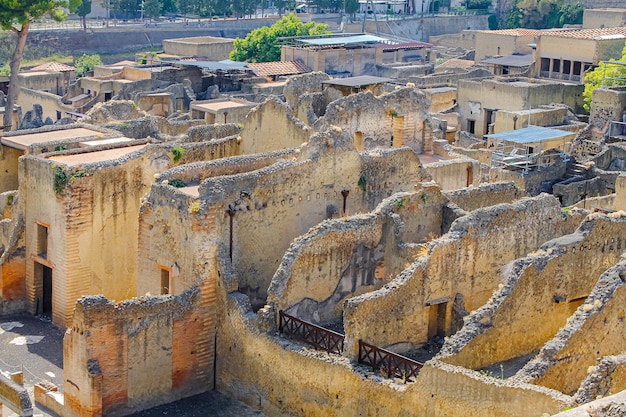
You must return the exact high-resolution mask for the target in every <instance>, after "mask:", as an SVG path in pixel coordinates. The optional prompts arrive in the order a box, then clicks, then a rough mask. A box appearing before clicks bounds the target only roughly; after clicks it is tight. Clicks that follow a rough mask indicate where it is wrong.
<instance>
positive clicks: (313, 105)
mask: <svg viewBox="0 0 626 417" xmlns="http://www.w3.org/2000/svg"><path fill="white" fill-rule="evenodd" d="M342 97H343V94H342V93H341V92H340V91H339V90H336V89H334V88H326V89H324V91H322V92H321V93H305V94H302V95H301V96H300V97H299V98H298V101H297V102H296V104H295V105H292V106H293V114H294V115H295V116H296V117H297V118H298V119H300V120H302V121H303V122H304V123H306V124H307V125H308V126H313V125H314V124H315V122H316V121H317V119H319V118H320V117H322V116H324V114H326V108H327V107H328V105H329V103H331V102H333V101H335V100H338V99H340V98H342Z"/></svg>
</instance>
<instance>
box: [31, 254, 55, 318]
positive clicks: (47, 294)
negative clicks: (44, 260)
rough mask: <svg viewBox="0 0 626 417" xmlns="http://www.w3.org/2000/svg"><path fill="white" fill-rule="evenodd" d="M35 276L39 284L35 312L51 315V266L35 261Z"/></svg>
mask: <svg viewBox="0 0 626 417" xmlns="http://www.w3.org/2000/svg"><path fill="white" fill-rule="evenodd" d="M35 278H36V281H35V282H39V283H40V285H41V292H40V293H39V296H38V297H37V311H35V314H41V315H44V316H49V317H52V268H50V267H48V266H46V265H43V264H40V263H38V262H35Z"/></svg>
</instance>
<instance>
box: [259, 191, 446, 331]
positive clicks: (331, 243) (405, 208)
mask: <svg viewBox="0 0 626 417" xmlns="http://www.w3.org/2000/svg"><path fill="white" fill-rule="evenodd" d="M420 188H421V187H420ZM426 193H428V196H429V198H428V199H427V200H426V199H423V197H424V196H425V195H426ZM424 200H426V201H424ZM443 203H444V199H443V197H442V196H441V193H440V192H439V190H438V189H437V187H436V186H435V185H434V184H427V185H425V186H424V187H423V189H422V190H420V191H418V192H411V193H397V194H394V195H393V196H391V197H389V198H388V199H386V200H384V201H383V202H382V203H381V204H380V205H379V207H378V208H377V209H376V210H374V211H373V212H372V213H369V214H367V215H356V216H350V217H348V218H343V219H333V220H327V221H324V222H322V223H320V224H319V225H318V226H316V227H314V228H313V229H311V230H310V231H309V232H307V233H306V234H304V235H302V236H300V237H299V238H297V239H296V240H295V241H294V242H293V243H292V245H291V246H290V248H289V249H288V251H287V252H286V254H285V256H284V257H283V260H282V262H281V265H280V266H279V268H278V270H277V272H276V274H275V275H274V277H273V278H272V282H271V284H270V288H269V290H268V304H270V305H272V307H273V308H274V310H275V311H279V310H285V311H286V312H287V313H289V314H291V315H295V316H296V317H298V318H301V319H303V320H308V321H312V322H317V323H319V322H329V321H336V320H337V319H341V314H342V311H341V308H342V305H343V301H344V300H345V299H347V298H349V297H353V296H355V295H359V294H363V293H365V292H369V291H372V290H374V289H378V288H380V287H381V286H382V285H384V284H386V283H387V282H389V281H390V280H391V278H392V277H394V276H395V275H396V274H398V273H399V272H400V271H401V270H402V269H403V268H404V265H406V263H407V262H410V260H411V259H412V258H413V257H414V256H415V255H416V253H417V252H418V251H419V249H420V248H421V246H420V245H416V244H415V243H420V242H423V241H424V240H425V239H427V236H428V238H432V236H437V235H439V233H440V231H441V224H442V215H443V209H442V206H443Z"/></svg>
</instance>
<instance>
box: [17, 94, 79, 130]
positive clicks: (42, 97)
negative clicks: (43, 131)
mask: <svg viewBox="0 0 626 417" xmlns="http://www.w3.org/2000/svg"><path fill="white" fill-rule="evenodd" d="M17 104H19V105H20V106H21V107H22V109H32V108H33V106H34V105H40V106H41V109H42V114H41V122H42V124H43V122H45V120H46V119H47V118H48V117H49V118H50V119H51V120H52V121H55V120H57V112H61V113H65V112H68V111H70V112H75V111H76V109H75V108H74V107H73V106H70V105H68V104H65V103H63V101H62V99H61V97H60V96H58V95H56V94H53V93H48V92H46V91H39V90H31V89H28V88H25V87H22V88H20V92H19V96H18V99H17ZM37 127H39V126H37Z"/></svg>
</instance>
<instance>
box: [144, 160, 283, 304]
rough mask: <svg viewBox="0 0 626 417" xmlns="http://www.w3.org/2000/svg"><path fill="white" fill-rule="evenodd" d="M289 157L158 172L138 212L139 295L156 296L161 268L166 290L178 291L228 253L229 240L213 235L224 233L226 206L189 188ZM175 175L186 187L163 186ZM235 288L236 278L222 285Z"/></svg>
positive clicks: (211, 163) (212, 269)
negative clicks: (168, 276)
mask: <svg viewBox="0 0 626 417" xmlns="http://www.w3.org/2000/svg"><path fill="white" fill-rule="evenodd" d="M183 155H184V154H183ZM293 156H294V153H293V151H291V152H275V153H272V154H264V155H254V156H239V157H232V158H227V159H217V160H214V161H203V162H195V163H190V164H185V165H181V166H178V167H174V168H172V169H170V170H168V171H166V172H164V173H163V174H161V176H160V177H159V178H158V179H157V182H156V183H155V184H153V185H152V187H151V190H150V193H149V194H148V196H147V197H146V199H145V200H144V201H143V203H142V206H141V210H140V213H139V256H138V259H139V261H138V267H137V268H138V278H137V279H138V282H137V288H138V289H137V291H138V294H146V293H151V294H159V293H160V292H161V278H162V275H161V274H162V271H163V270H168V271H170V272H171V279H172V282H171V283H170V288H169V291H170V293H171V294H179V293H181V292H182V291H185V290H186V289H189V288H192V287H194V286H196V285H197V284H198V282H199V280H201V279H203V277H204V276H206V275H208V274H210V273H217V271H218V270H219V269H220V268H219V266H218V263H219V261H218V258H219V256H220V255H218V253H219V252H220V251H221V253H222V255H221V256H226V257H227V256H228V251H229V247H228V241H226V242H224V241H222V240H219V239H218V238H217V237H219V236H224V234H226V235H228V230H224V228H225V227H227V225H228V218H227V214H226V212H225V207H224V206H220V205H217V204H215V203H213V202H210V201H205V200H203V199H201V198H200V193H199V191H194V190H195V189H196V187H198V184H200V183H201V182H202V181H203V180H205V179H207V178H211V177H213V176H216V177H219V176H232V175H237V174H239V173H242V172H247V171H248V170H250V171H254V170H259V169H262V168H265V167H268V166H271V165H272V164H275V163H276V162H277V161H279V160H281V159H283V158H290V157H293ZM175 179H177V180H182V181H184V182H185V183H187V184H189V188H181V189H178V188H175V187H173V186H171V185H169V184H168V182H169V181H171V180H175ZM172 201H175V202H176V204H172ZM174 219H175V220H174ZM172 224H174V225H175V227H172ZM190 231H191V232H193V233H191V232H190ZM236 289H237V283H236V282H235V283H234V286H227V288H226V290H227V291H234V290H236Z"/></svg>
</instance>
